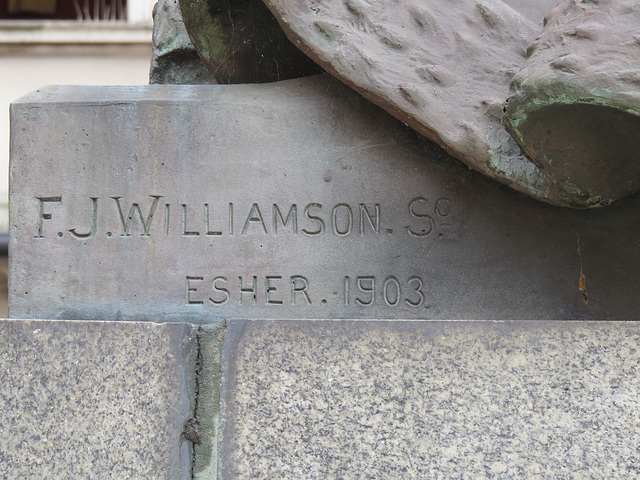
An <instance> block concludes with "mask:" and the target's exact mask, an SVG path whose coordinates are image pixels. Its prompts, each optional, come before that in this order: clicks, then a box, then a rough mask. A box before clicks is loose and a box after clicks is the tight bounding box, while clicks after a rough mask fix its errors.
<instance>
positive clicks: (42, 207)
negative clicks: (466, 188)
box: [34, 195, 453, 241]
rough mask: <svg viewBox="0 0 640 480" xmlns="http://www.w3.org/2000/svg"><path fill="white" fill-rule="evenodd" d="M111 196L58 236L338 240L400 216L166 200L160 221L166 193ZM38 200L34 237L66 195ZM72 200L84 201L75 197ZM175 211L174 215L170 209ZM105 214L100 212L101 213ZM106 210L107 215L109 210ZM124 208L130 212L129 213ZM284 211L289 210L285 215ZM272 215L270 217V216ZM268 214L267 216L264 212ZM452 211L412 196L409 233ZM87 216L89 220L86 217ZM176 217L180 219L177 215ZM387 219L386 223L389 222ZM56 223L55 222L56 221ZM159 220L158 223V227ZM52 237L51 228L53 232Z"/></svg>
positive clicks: (378, 228)
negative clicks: (143, 197)
mask: <svg viewBox="0 0 640 480" xmlns="http://www.w3.org/2000/svg"><path fill="white" fill-rule="evenodd" d="M109 198H110V199H111V200H113V203H112V204H111V205H112V207H109V206H107V207H106V208H105V207H100V205H101V204H102V203H103V202H104V200H103V199H101V198H100V197H97V196H90V197H87V199H88V201H89V202H90V203H89V204H90V208H91V209H90V213H88V214H87V215H86V216H85V215H83V218H78V219H71V220H72V221H73V222H74V223H76V224H78V223H79V224H81V225H85V226H84V227H83V228H79V227H77V226H75V225H72V226H71V227H72V228H67V227H68V226H67V225H63V226H60V225H58V231H57V236H58V237H59V238H60V237H62V236H63V234H62V232H63V231H68V232H69V233H70V234H71V235H70V238H75V239H80V240H84V241H86V240H89V239H92V238H94V237H96V235H98V234H101V235H104V234H106V236H107V237H109V238H111V237H112V232H115V231H118V230H120V232H121V233H120V235H119V237H132V236H140V237H152V236H154V235H158V234H160V233H162V234H164V236H170V235H173V234H179V235H181V236H183V237H191V238H197V237H220V236H222V235H228V236H233V235H237V234H239V235H243V236H260V235H262V236H264V235H272V236H278V235H293V236H297V235H299V234H302V235H304V236H305V237H318V236H321V235H325V234H330V235H333V236H336V237H339V238H350V237H353V236H356V235H357V236H360V237H366V236H371V235H374V236H376V235H380V233H381V232H385V233H386V234H388V235H393V234H394V233H396V234H397V233H398V230H397V229H394V228H393V225H391V224H390V223H391V222H394V221H397V220H398V219H397V218H390V217H389V216H387V217H385V216H383V210H384V209H383V206H382V205H381V204H380V203H375V202H371V203H365V202H362V203H357V204H349V203H346V202H339V203H336V204H335V205H332V206H331V205H329V206H327V205H324V204H322V203H319V202H309V203H306V204H303V205H304V207H302V206H299V205H298V204H297V203H292V204H289V205H286V206H285V205H279V204H277V203H272V204H269V205H267V206H265V205H261V204H259V203H258V202H253V203H251V204H250V205H242V206H238V205H236V204H234V203H233V202H228V203H226V204H213V203H210V202H207V203H196V204H189V203H179V204H177V205H172V204H171V203H164V209H162V207H160V209H161V210H163V213H162V215H161V217H163V218H162V220H159V221H156V220H154V219H155V217H156V215H155V214H156V211H157V210H158V208H159V205H160V201H161V199H166V197H165V196H163V195H148V199H147V200H143V201H134V202H132V203H128V202H125V200H124V199H123V197H122V196H112V197H109ZM35 200H36V201H37V207H36V219H35V220H36V221H35V235H34V237H35V238H40V239H42V238H45V237H46V236H47V233H46V232H47V230H48V228H45V226H46V224H47V222H51V221H52V220H54V213H55V210H56V208H60V207H64V206H65V205H66V204H65V203H64V201H63V196H62V195H59V196H46V197H45V196H41V197H35ZM73 201H74V202H79V201H86V200H82V199H77V198H74V199H73ZM174 211H177V215H176V214H172V212H174ZM99 212H101V215H100V216H99V215H98V213H99ZM105 212H106V213H105ZM125 212H126V213H125ZM285 212H286V214H285ZM269 214H270V215H271V216H270V218H269ZM265 215H266V216H265ZM452 215H453V213H452V201H451V200H450V199H448V198H445V197H440V198H436V199H435V200H433V201H430V200H429V199H428V198H427V197H423V196H417V197H413V198H412V199H411V200H410V201H409V202H408V203H407V209H406V216H405V218H406V221H407V223H406V224H405V225H404V230H405V232H406V234H408V235H410V236H411V237H415V238H432V237H434V236H435V234H436V233H438V234H440V235H441V231H442V230H445V229H450V228H452V224H451V222H450V221H449V220H450V217H451V216H452ZM238 216H240V220H239V224H240V225H241V226H242V227H241V228H240V231H239V233H238V232H237V230H234V226H235V225H236V222H237V218H236V217H238ZM87 217H88V221H87ZM176 217H177V218H176ZM385 222H386V225H385ZM54 223H55V222H54ZM156 224H157V225H156ZM49 234H50V235H51V234H52V232H50V233H49Z"/></svg>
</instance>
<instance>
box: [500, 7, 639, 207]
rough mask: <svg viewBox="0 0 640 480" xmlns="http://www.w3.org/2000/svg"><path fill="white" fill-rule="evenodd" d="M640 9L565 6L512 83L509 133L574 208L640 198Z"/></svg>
mask: <svg viewBox="0 0 640 480" xmlns="http://www.w3.org/2000/svg"><path fill="white" fill-rule="evenodd" d="M638 25H640V8H639V7H638V2H637V1H631V0H613V1H602V2H597V1H586V0H584V1H578V0H563V1H562V2H560V4H559V5H558V7H557V8H555V9H554V10H553V11H552V12H550V14H549V16H548V17H547V22H546V26H545V29H544V31H543V33H542V35H541V37H540V38H539V39H538V40H537V41H536V42H535V43H534V44H533V45H532V46H531V47H530V48H529V53H530V57H529V59H528V60H527V63H526V64H525V66H524V68H523V69H522V70H521V71H520V72H519V73H518V74H517V75H516V76H515V77H514V80H513V83H512V89H511V96H510V98H509V101H508V103H507V105H506V116H505V125H506V127H507V129H508V130H509V131H510V132H511V134H512V135H513V137H514V138H515V140H516V141H517V142H518V144H520V146H521V147H522V149H523V150H524V152H525V153H526V154H527V156H528V157H529V158H530V159H531V160H532V161H533V162H534V163H535V164H536V165H538V167H539V168H540V170H541V171H542V172H543V173H544V174H545V175H546V176H547V177H548V178H549V179H550V180H551V181H552V182H553V183H554V184H555V185H557V186H558V187H559V188H560V189H561V191H562V193H561V196H562V197H563V198H565V199H566V201H567V202H568V203H571V204H573V205H574V206H576V207H593V206H596V207H597V206H604V205H608V204H610V203H611V202H613V201H615V200H617V199H619V198H622V197H625V196H627V195H629V194H632V193H635V192H637V191H638V190H640V148H639V146H640V37H639V36H638Z"/></svg>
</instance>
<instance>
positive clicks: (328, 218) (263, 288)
mask: <svg viewBox="0 0 640 480" xmlns="http://www.w3.org/2000/svg"><path fill="white" fill-rule="evenodd" d="M11 142H12V143H11V148H12V149H11V151H12V159H11V173H10V175H11V178H10V186H11V187H10V188H11V192H10V194H11V207H10V214H11V221H10V237H11V239H10V242H11V246H10V248H11V262H10V286H9V289H10V291H9V295H10V311H9V315H10V316H12V317H14V318H76V319H85V318H88V319H104V320H153V321H171V320H175V321H192V322H194V323H208V322H213V321H216V320H219V319H223V318H299V319H302V318H345V319H350V318H397V319H402V318H406V319H412V318H415V319H464V318H472V319H514V318H516V319H629V318H638V316H639V315H640V296H638V295H637V294H636V285H637V272H638V271H640V249H638V238H639V234H640V218H639V217H638V215H637V210H638V207H639V202H640V199H638V198H635V199H631V200H629V201H626V202H624V203H621V204H620V205H619V206H617V207H616V208H614V209H611V210H608V211H607V210H605V211H596V212H580V211H570V210H567V209H560V208H555V207H551V206H548V205H544V204H541V203H540V202H535V201H533V200H530V199H528V198H526V197H524V196H521V195H518V194H517V193H515V192H512V191H510V190H508V189H505V188H503V187H502V186H500V185H499V184H497V183H495V182H492V181H490V180H488V179H486V178H484V177H482V176H481V175H478V174H476V173H473V172H470V171H468V169H466V168H460V167H459V162H455V161H453V160H452V159H451V158H450V157H447V156H446V155H445V154H444V153H443V152H442V151H441V150H440V149H438V148H437V147H435V146H434V145H433V144H431V143H429V142H427V141H426V140H424V139H421V138H420V137H419V136H418V135H417V134H415V132H413V131H412V130H410V129H409V128H407V127H405V126H404V125H402V124H401V123H400V122H398V121H396V120H394V119H393V118H392V117H390V116H389V115H387V114H386V113H384V112H383V111H381V110H380V109H378V108H377V107H374V106H373V105H371V104H370V103H369V102H367V101H366V100H364V99H363V98H361V97H360V96H358V95H357V94H355V93H354V92H353V91H351V90H350V89H348V88H347V87H345V86H343V85H340V84H339V83H338V82H337V81H335V80H333V81H332V80H330V79H329V78H327V77H308V78H305V79H299V80H292V81H287V82H281V83H274V84H268V85H242V86H240V85H237V86H169V85H155V86H154V85H151V86H145V87H112V88H109V87H51V88H47V89H43V90H41V91H40V92H36V93H34V94H32V95H30V96H27V97H25V98H23V99H22V100H20V101H18V102H16V103H14V105H13V106H12V139H11ZM274 205H275V206H276V207H274ZM276 208H277V209H276ZM376 212H378V213H376ZM152 213H153V215H152ZM207 213H208V217H207ZM207 218H208V219H209V221H207ZM294 218H295V220H296V222H294ZM92 219H94V220H95V222H92ZM231 219H233V220H232V221H231ZM285 224H286V225H285ZM240 279H242V280H240ZM581 279H582V281H581ZM240 281H242V285H240ZM214 282H215V283H214ZM254 283H255V287H254ZM254 292H255V293H254Z"/></svg>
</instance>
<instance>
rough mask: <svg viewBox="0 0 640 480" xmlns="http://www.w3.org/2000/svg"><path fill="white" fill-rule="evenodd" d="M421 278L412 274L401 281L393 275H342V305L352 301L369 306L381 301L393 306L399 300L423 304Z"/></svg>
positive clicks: (418, 305)
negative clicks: (381, 276) (380, 276)
mask: <svg viewBox="0 0 640 480" xmlns="http://www.w3.org/2000/svg"><path fill="white" fill-rule="evenodd" d="M423 288H424V282H423V281H422V278H421V277H419V276H417V275H413V276H410V277H408V278H407V279H406V281H405V282H403V283H401V282H400V281H399V280H398V278H397V277H396V276H395V275H389V276H387V277H385V278H384V279H378V278H376V277H375V276H374V275H363V276H357V277H355V278H351V277H350V276H345V277H344V282H343V297H344V305H345V306H348V305H351V304H352V302H354V303H355V304H356V305H361V306H371V305H375V304H376V303H380V302H383V303H384V304H385V305H387V306H388V307H395V306H398V305H399V304H400V302H401V301H403V302H404V304H406V305H408V306H410V307H420V306H422V305H424V304H425V294H424V291H423Z"/></svg>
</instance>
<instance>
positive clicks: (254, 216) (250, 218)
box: [242, 203, 267, 235]
mask: <svg viewBox="0 0 640 480" xmlns="http://www.w3.org/2000/svg"><path fill="white" fill-rule="evenodd" d="M250 222H260V225H262V230H263V231H264V233H267V227H265V225H264V220H263V219H262V213H260V207H258V204H257V203H254V204H253V205H252V206H251V211H250V212H249V215H247V219H246V220H245V222H244V227H243V228H242V234H243V235H244V234H245V233H247V229H248V228H249V223H250Z"/></svg>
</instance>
